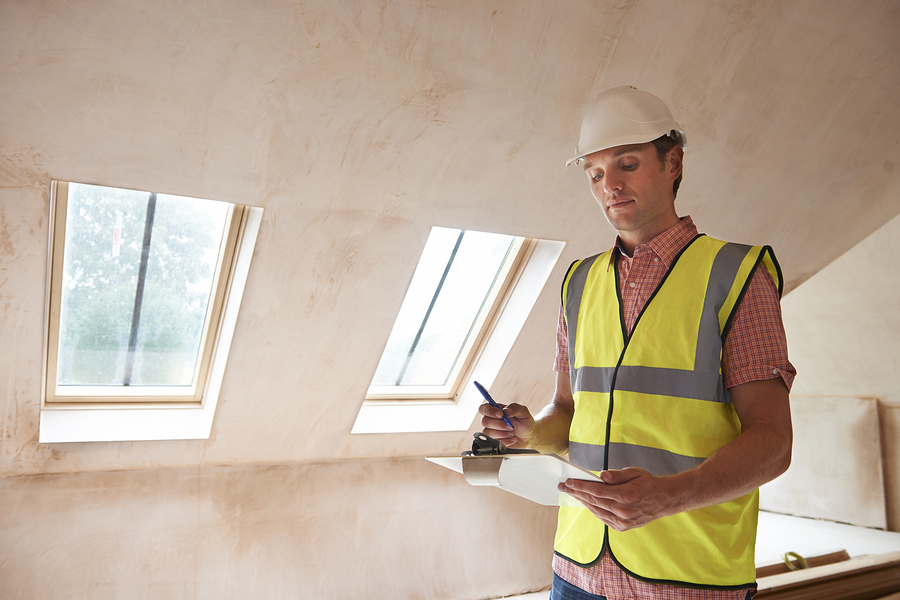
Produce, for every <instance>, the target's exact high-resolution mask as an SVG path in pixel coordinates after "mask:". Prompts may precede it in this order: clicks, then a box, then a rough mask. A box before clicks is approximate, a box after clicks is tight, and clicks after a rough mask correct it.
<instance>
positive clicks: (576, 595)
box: [550, 573, 606, 600]
mask: <svg viewBox="0 0 900 600" xmlns="http://www.w3.org/2000/svg"><path fill="white" fill-rule="evenodd" d="M550 600H606V596H598V595H596V594H591V593H588V592H586V591H584V590H583V589H581V588H579V587H575V586H574V585H572V584H571V583H569V582H568V581H566V580H565V579H563V578H561V577H560V576H559V575H557V574H556V573H554V574H553V587H552V588H551V589H550Z"/></svg>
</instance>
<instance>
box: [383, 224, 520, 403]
mask: <svg viewBox="0 0 900 600" xmlns="http://www.w3.org/2000/svg"><path fill="white" fill-rule="evenodd" d="M530 247H531V244H530V243H529V240H527V239H525V238H520V237H515V236H511V235H502V234H495V233H485V232H480V231H471V230H461V229H448V228H444V227H434V228H432V230H431V233H430V235H429V236H428V240H427V242H426V243H425V249H424V250H423V252H422V256H421V258H420V259H419V264H418V266H417V267H416V271H415V273H414V275H413V278H412V282H411V283H410V286H409V289H408V291H407V293H406V297H405V299H404V301H403V304H402V306H401V308H400V312H399V314H398V316H397V320H396V321H395V323H394V328H393V330H392V331H391V335H390V337H389V338H388V342H387V345H386V347H385V350H384V353H383V355H382V357H381V361H380V362H379V364H378V368H377V369H376V371H375V377H374V378H373V380H372V385H371V386H370V387H369V390H368V394H367V395H366V398H367V399H368V400H384V399H410V398H416V399H450V398H453V397H454V396H455V394H456V392H457V388H458V385H459V382H460V380H461V379H462V377H463V376H464V375H465V372H466V370H467V369H468V367H469V366H470V365H471V362H472V359H473V358H474V357H475V355H476V354H477V352H478V349H479V347H480V345H481V343H482V342H483V339H484V337H485V334H486V332H487V331H488V330H489V328H490V326H491V324H492V322H493V319H494V317H495V316H496V313H497V310H498V308H499V305H500V304H501V302H502V300H503V297H504V295H505V293H506V291H508V289H509V287H510V285H511V282H512V280H513V278H514V276H515V273H516V271H517V269H518V267H519V265H520V264H521V263H522V260H523V258H524V255H525V253H526V252H527V250H528V249H529V248H530Z"/></svg>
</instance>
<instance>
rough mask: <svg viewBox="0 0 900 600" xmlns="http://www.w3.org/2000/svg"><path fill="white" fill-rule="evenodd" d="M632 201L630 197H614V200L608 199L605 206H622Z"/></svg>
mask: <svg viewBox="0 0 900 600" xmlns="http://www.w3.org/2000/svg"><path fill="white" fill-rule="evenodd" d="M632 202H634V200H632V199H631V198H616V199H615V200H612V201H610V202H609V203H608V204H607V205H606V208H619V207H620V206H624V205H626V204H630V203H632Z"/></svg>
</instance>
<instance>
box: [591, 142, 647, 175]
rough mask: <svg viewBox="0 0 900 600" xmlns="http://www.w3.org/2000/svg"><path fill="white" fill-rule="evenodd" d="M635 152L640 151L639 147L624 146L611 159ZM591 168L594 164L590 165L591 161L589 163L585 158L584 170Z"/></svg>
mask: <svg viewBox="0 0 900 600" xmlns="http://www.w3.org/2000/svg"><path fill="white" fill-rule="evenodd" d="M635 150H640V147H638V146H625V147H624V148H622V149H621V150H616V153H615V154H613V158H616V157H617V156H622V155H623V154H628V153H629V152H633V151H635ZM593 166H594V163H592V162H591V161H589V160H588V159H586V158H585V159H584V168H585V169H589V168H591V167H593Z"/></svg>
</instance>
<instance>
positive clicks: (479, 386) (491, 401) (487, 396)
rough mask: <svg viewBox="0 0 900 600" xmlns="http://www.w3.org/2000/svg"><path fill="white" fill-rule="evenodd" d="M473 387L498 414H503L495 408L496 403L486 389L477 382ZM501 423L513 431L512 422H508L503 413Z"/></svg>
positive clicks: (501, 410) (498, 408) (500, 409)
mask: <svg viewBox="0 0 900 600" xmlns="http://www.w3.org/2000/svg"><path fill="white" fill-rule="evenodd" d="M475 387H477V388H478V391H479V392H481V395H482V396H484V399H485V400H487V401H488V404H490V405H491V406H493V407H494V408H496V409H497V410H499V411H500V412H503V409H502V408H500V407H499V406H497V403H496V402H494V399H493V398H491V395H490V394H488V391H487V390H486V389H484V386H483V385H481V384H480V383H478V382H477V381H476V382H475ZM503 422H504V423H506V424H507V425H509V428H510V429H515V427H513V424H512V422H511V421H510V420H509V417H507V416H506V413H503Z"/></svg>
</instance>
